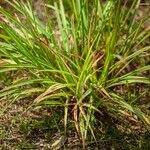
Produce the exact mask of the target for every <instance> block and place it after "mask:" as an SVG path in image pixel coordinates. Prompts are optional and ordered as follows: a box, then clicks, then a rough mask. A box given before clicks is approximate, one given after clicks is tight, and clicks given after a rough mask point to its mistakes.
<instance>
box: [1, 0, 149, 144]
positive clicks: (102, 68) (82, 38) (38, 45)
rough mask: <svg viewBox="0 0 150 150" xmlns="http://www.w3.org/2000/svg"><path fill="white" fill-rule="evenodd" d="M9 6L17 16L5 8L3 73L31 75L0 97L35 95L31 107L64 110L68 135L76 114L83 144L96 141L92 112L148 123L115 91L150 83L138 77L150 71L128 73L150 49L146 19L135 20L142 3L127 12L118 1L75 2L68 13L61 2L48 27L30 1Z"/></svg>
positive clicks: (143, 68)
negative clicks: (132, 116) (90, 139)
mask: <svg viewBox="0 0 150 150" xmlns="http://www.w3.org/2000/svg"><path fill="white" fill-rule="evenodd" d="M6 2H7V3H8V4H9V5H10V6H11V7H13V8H14V9H15V10H16V11H17V12H18V13H17V14H16V16H14V15H12V13H11V12H7V11H5V10H4V9H3V8H0V13H1V14H3V16H4V17H3V22H1V23H0V28H1V30H2V32H1V33H0V38H1V40H0V54H1V60H0V73H5V72H10V71H15V70H17V71H27V72H28V75H27V76H20V77H19V79H16V80H15V81H13V82H12V83H11V84H10V85H9V86H7V87H5V88H3V89H2V90H1V91H0V97H1V98H3V97H4V96H8V95H10V98H12V99H13V101H14V99H15V100H19V99H22V98H25V97H31V99H33V104H32V106H30V107H32V108H33V107H36V106H37V107H43V106H44V105H48V106H53V107H56V106H61V107H64V127H65V134H66V130H67V124H68V123H69V122H68V120H70V119H71V118H70V117H69V114H70V113H72V116H73V117H72V119H73V121H74V123H75V127H76V129H77V132H78V133H79V135H80V136H81V138H82V141H83V144H84V145H85V144H86V140H87V133H88V132H89V131H90V132H91V135H92V137H93V139H94V140H95V142H96V137H95V134H94V130H95V129H94V122H95V116H94V113H95V112H99V113H101V110H100V108H101V106H103V107H105V108H106V109H107V110H108V111H112V113H114V114H115V115H118V114H126V113H128V112H130V113H133V114H136V115H137V116H138V117H139V118H140V119H141V120H142V121H143V122H144V123H145V125H146V126H147V127H148V126H149V125H150V121H149V118H148V116H147V115H146V114H144V113H143V112H142V111H141V110H140V109H139V108H137V107H136V106H134V105H133V104H132V103H130V102H128V101H127V99H124V97H123V96H122V94H120V93H119V92H117V91H116V90H115V88H117V87H118V86H122V87H123V88H125V89H128V87H129V86H131V87H134V85H136V84H137V83H140V84H148V85H149V84H150V80H149V78H148V77H147V76H143V75H141V74H142V73H144V72H147V71H149V70H150V65H148V64H147V65H144V66H140V65H139V66H137V67H135V68H133V69H130V68H131V66H132V64H134V63H137V59H138V57H139V56H140V57H141V58H140V59H142V58H144V57H147V56H148V55H149V53H148V52H149V50H150V46H146V44H145V41H146V40H147V39H148V37H149V36H150V34H149V33H150V32H147V31H143V30H142V26H143V24H144V21H145V20H146V19H147V18H144V19H142V20H141V21H140V22H138V23H137V22H136V11H137V9H138V7H139V3H140V1H139V0H138V1H137V0H134V1H133V3H132V6H131V7H130V8H128V9H125V8H122V7H123V6H122V5H121V0H116V1H112V0H109V1H107V2H106V3H105V4H103V3H102V2H101V1H99V0H94V1H92V2H89V1H88V0H83V1H80V0H76V1H75V0H72V1H68V5H69V7H70V10H69V11H68V12H69V13H68V12H67V11H66V8H65V5H63V1H62V0H60V1H59V2H58V3H56V2H54V5H50V4H47V5H46V6H45V9H46V12H45V16H46V18H47V19H46V23H43V22H42V21H40V20H39V19H38V17H36V15H35V13H34V11H33V9H32V6H31V4H30V3H29V2H28V3H26V4H22V3H21V2H19V1H14V2H10V1H7V0H6ZM49 9H51V11H53V12H54V13H55V15H54V20H52V19H51V16H48V15H49ZM143 60H144V59H143ZM37 95H38V96H37ZM1 100H3V99H1ZM116 106H117V107H116Z"/></svg>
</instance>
